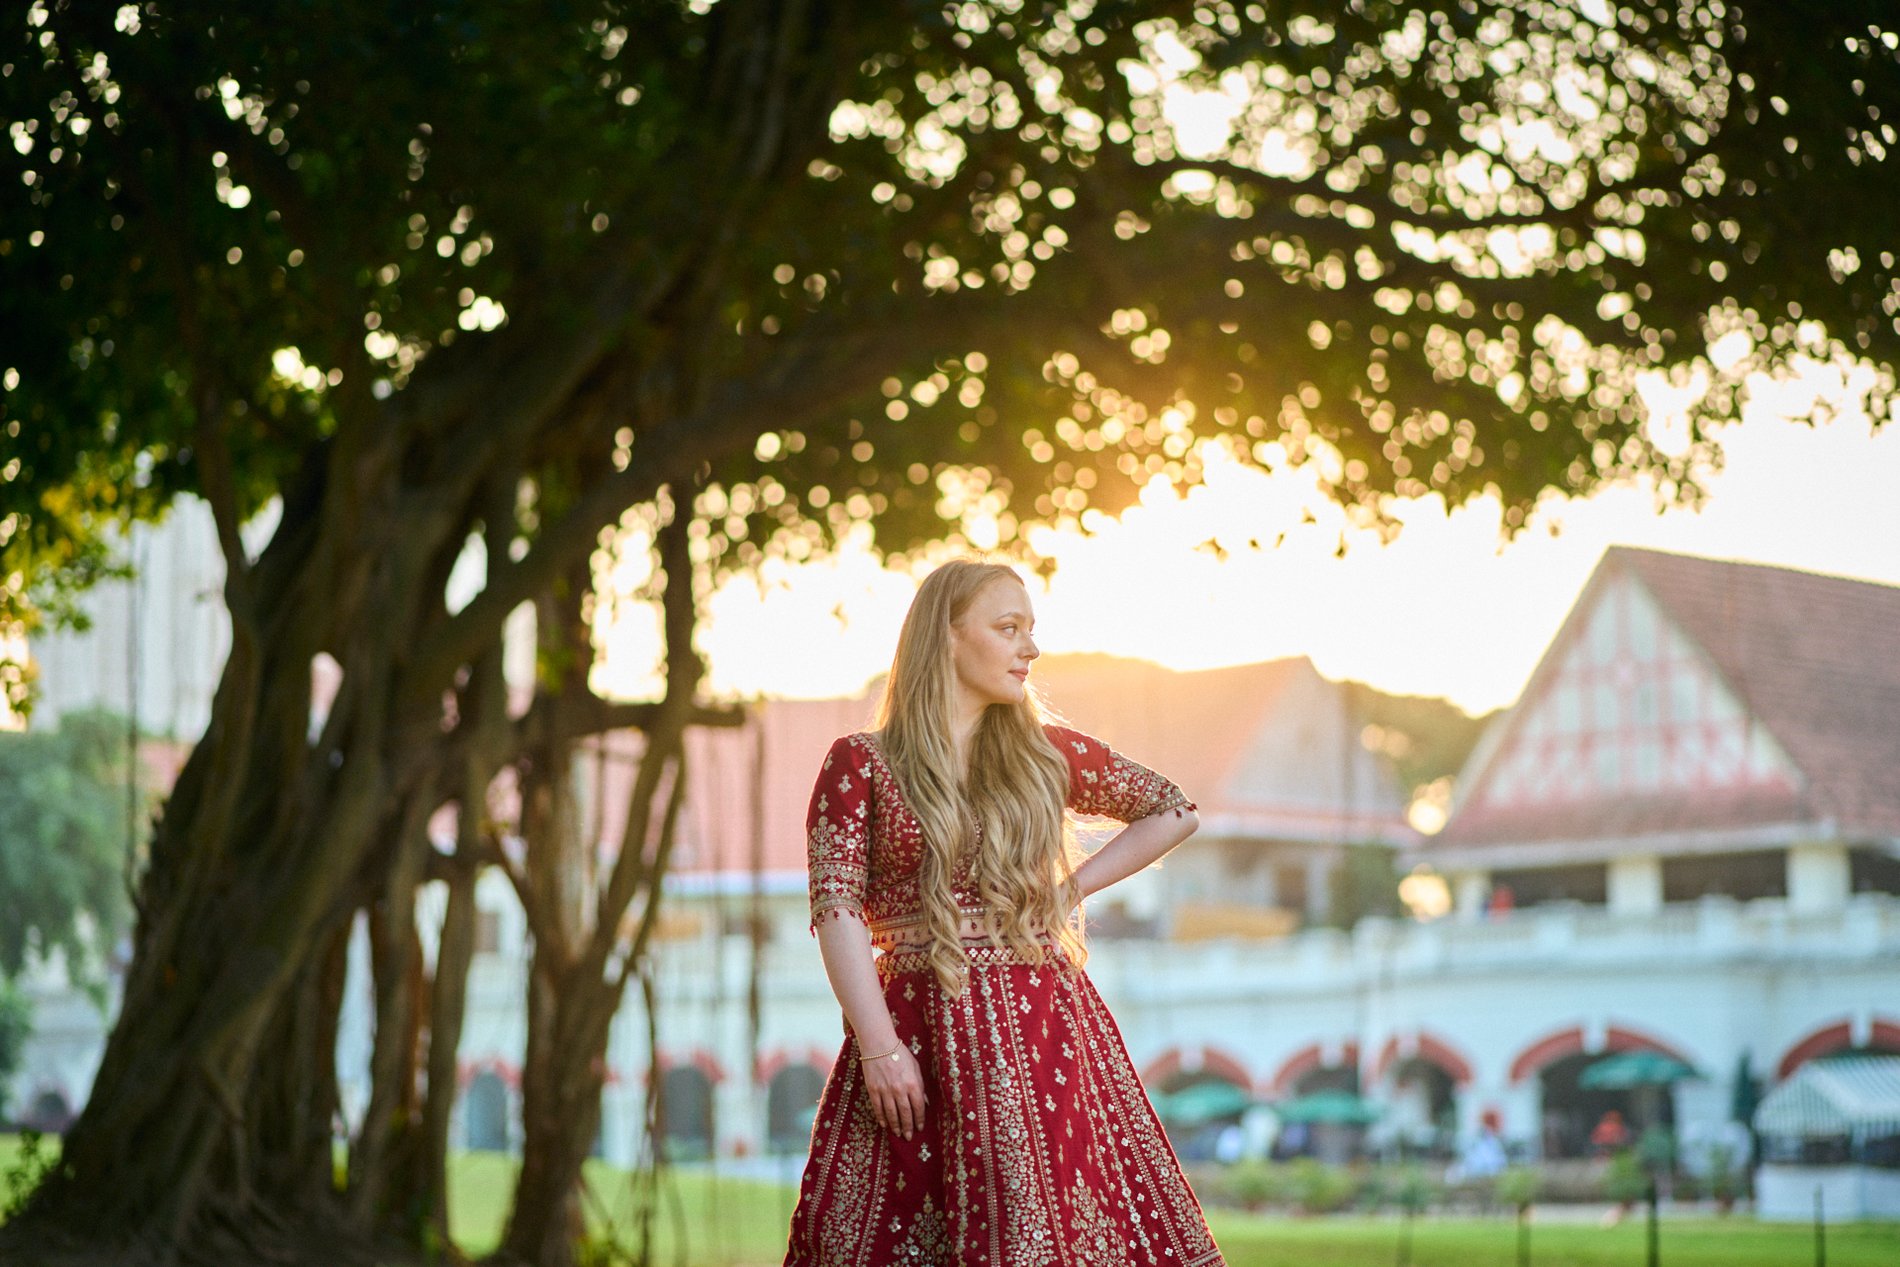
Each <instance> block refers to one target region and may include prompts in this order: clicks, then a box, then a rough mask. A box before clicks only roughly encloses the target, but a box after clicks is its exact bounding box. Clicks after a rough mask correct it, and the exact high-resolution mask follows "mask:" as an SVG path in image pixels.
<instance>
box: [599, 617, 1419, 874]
mask: <svg viewBox="0 0 1900 1267" xmlns="http://www.w3.org/2000/svg"><path fill="white" fill-rule="evenodd" d="M1031 681H1032V682H1034V683H1035V684H1036V686H1037V688H1038V689H1039V690H1040V691H1041V692H1042V694H1043V696H1044V698H1045V699H1046V700H1047V701H1048V702H1049V703H1050V704H1051V705H1052V706H1053V710H1054V712H1055V713H1056V714H1057V716H1056V720H1060V721H1063V722H1065V723H1066V724H1068V725H1072V726H1074V727H1076V728H1077V729H1079V730H1083V731H1086V732H1088V733H1090V734H1093V735H1096V736H1097V737H1099V738H1101V739H1102V740H1104V741H1105V742H1107V743H1108V744H1110V745H1111V746H1112V747H1114V748H1116V749H1118V750H1120V751H1121V752H1123V753H1126V754H1127V755H1128V756H1129V757H1132V758H1133V759H1135V760H1137V761H1140V762H1142V763H1143V764H1145V765H1148V766H1150V767H1152V768H1154V769H1156V770H1159V771H1160V772H1161V773H1163V774H1165V775H1167V776H1168V777H1169V778H1172V779H1173V780H1174V781H1175V782H1177V783H1179V784H1180V785H1181V786H1182V788H1183V789H1184V790H1185V791H1186V792H1187V794H1188V795H1189V796H1190V797H1192V798H1194V799H1195V800H1196V801H1197V802H1198V803H1199V805H1200V810H1201V819H1202V825H1203V831H1204V832H1208V833H1212V832H1215V831H1219V832H1221V833H1223V834H1227V835H1232V836H1239V837H1243V838H1249V839H1251V838H1271V839H1295V840H1318V841H1326V842H1331V841H1334V840H1349V841H1361V840H1373V839H1384V840H1391V841H1393V842H1394V843H1399V842H1401V841H1408V842H1409V841H1410V840H1411V839H1414V838H1415V837H1414V836H1413V835H1412V833H1411V831H1410V829H1409V827H1407V826H1406V824H1405V819H1404V811H1405V798H1404V796H1403V794H1402V791H1401V789H1400V788H1399V786H1398V780H1397V778H1396V777H1395V776H1394V775H1393V773H1392V771H1391V769H1390V766H1389V764H1388V763H1387V762H1386V760H1385V758H1384V757H1382V756H1379V755H1377V754H1374V753H1371V752H1368V751H1366V750H1365V748H1364V746H1363V745H1361V744H1360V743H1359V742H1358V726H1357V724H1356V722H1351V719H1350V718H1349V717H1348V718H1346V722H1347V723H1350V724H1346V723H1342V722H1341V721H1340V720H1339V719H1338V718H1337V717H1336V716H1335V712H1336V710H1337V709H1338V708H1339V706H1340V704H1341V703H1342V702H1343V701H1344V699H1345V695H1344V692H1345V691H1346V690H1347V688H1346V687H1345V686H1344V685H1342V684H1339V683H1334V682H1330V681H1328V680H1327V679H1325V678H1323V677H1321V676H1320V675H1319V673H1318V671H1317V670H1315V669H1314V668H1313V666H1312V664H1311V662H1309V661H1307V660H1305V659H1303V658H1300V659H1288V660H1276V661H1270V662H1267V663H1261V664H1245V665H1238V666H1235V667H1232V668H1222V669H1204V670H1198V671H1193V672H1177V671H1175V670H1172V669H1166V668H1163V667H1161V666H1160V665H1156V664H1153V663H1150V662H1148V661H1145V660H1131V659H1122V658H1119V657H1116V656H1108V655H1049V656H1044V657H1043V658H1042V659H1040V660H1038V661H1037V662H1036V664H1035V668H1034V669H1033V670H1032V672H1031ZM874 696H875V687H874V688H873V689H870V690H867V691H866V692H865V693H864V694H861V695H859V696H857V697H854V698H851V699H826V700H772V701H768V702H766V703H763V704H761V705H759V706H758V707H757V709H756V712H755V717H754V720H753V722H752V723H751V724H750V725H749V726H747V727H746V728H744V729H738V730H721V729H711V730H696V731H693V732H691V734H690V735H689V737H688V745H689V747H688V769H689V774H688V778H689V783H688V792H687V804H686V806H685V809H684V813H683V816H682V821H681V830H680V837H679V844H678V845H677V846H676V850H675V855H674V859H675V869H676V871H677V872H678V873H679V874H680V875H681V876H689V875H692V874H694V873H700V874H705V873H724V874H727V875H733V874H736V873H743V872H747V871H749V869H750V865H751V858H752V855H753V850H754V848H755V844H754V841H753V834H754V830H755V827H754V824H755V822H756V830H757V832H758V834H759V841H758V843H757V845H756V847H757V848H758V849H759V852H760V853H761V855H762V858H763V864H764V870H765V871H767V872H775V873H779V874H780V875H781V876H784V875H788V874H789V873H792V872H802V871H803V870H804V868H805V808H806V801H807V799H808V798H809V797H810V795H811V785H812V779H813V778H814V776H815V775H816V773H817V770H818V763H819V762H820V761H821V760H822V759H823V757H824V754H825V750H826V749H827V748H828V747H829V746H830V744H831V741H832V740H833V739H835V738H837V737H838V736H840V735H845V734H849V733H851V732H852V731H855V730H862V729H868V728H869V727H871V726H872V725H873V720H872V715H873V714H874V712H875V711H876V709H875V701H874ZM1340 716H1341V717H1343V716H1345V715H1344V714H1340ZM614 740H615V743H616V746H624V748H625V750H626V751H627V752H628V754H629V755H631V753H632V752H634V751H637V748H638V737H637V736H633V735H616V736H615V737H614ZM760 744H762V746H763V751H764V755H765V763H764V767H763V770H762V771H760V772H759V773H758V774H757V775H756V776H755V774H754V759H753V754H754V752H755V751H757V750H758V749H757V748H756V747H755V745H760ZM1342 766H1345V767H1347V769H1348V772H1347V773H1346V774H1344V775H1342V774H1341V768H1342ZM632 768H633V767H632V766H631V765H629V764H627V763H625V762H624V761H616V762H614V763H612V764H611V765H610V768H609V779H610V781H611V782H612V786H611V787H610V788H609V790H608V792H607V794H606V796H605V797H604V798H603V803H604V804H605V805H606V807H607V817H608V824H607V831H606V833H605V834H606V838H607V839H610V840H617V839H618V838H619V831H620V826H619V824H620V822H621V821H622V820H621V817H620V815H621V812H622V811H621V810H620V809H619V807H620V806H621V805H623V804H624V801H625V787H624V785H625V783H626V782H627V781H628V780H629V779H630V778H631V770H632ZM1263 770H1265V771H1267V772H1268V773H1269V774H1270V775H1271V776H1272V777H1263V774H1262V771H1263ZM755 777H756V778H757V783H756V785H755V783H754V779H755ZM1329 779H1330V780H1331V782H1329V781H1328V780H1329ZM755 786H756V789H757V794H756V796H755V791H754V789H755ZM755 801H756V803H758V804H759V805H760V806H761V812H759V813H758V814H757V817H756V819H755V816H754V810H753V806H754V804H755Z"/></svg>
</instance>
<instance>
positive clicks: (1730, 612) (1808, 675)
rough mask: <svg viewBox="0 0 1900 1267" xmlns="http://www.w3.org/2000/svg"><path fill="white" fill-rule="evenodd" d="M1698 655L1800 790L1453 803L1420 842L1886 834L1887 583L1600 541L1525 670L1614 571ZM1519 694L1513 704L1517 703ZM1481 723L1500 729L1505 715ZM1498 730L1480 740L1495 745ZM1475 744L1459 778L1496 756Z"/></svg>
mask: <svg viewBox="0 0 1900 1267" xmlns="http://www.w3.org/2000/svg"><path fill="white" fill-rule="evenodd" d="M1624 572H1626V573H1627V574H1629V575H1631V576H1634V577H1635V578H1636V580H1637V581H1638V582H1639V583H1640V584H1641V585H1642V586H1643V588H1644V589H1645V590H1646V591H1648V593H1649V594H1650V595H1651V596H1652V597H1653V598H1654V599H1655V601H1656V602H1657V604H1658V605H1659V606H1660V607H1661V608H1662V610H1663V612H1664V613H1665V614H1666V615H1667V616H1668V618H1669V619H1670V620H1672V621H1673V622H1675V624H1676V625H1677V626H1678V627H1679V628H1680V629H1681V631H1682V633H1683V634H1684V635H1686V636H1687V637H1688V638H1689V639H1690V640H1691V641H1692V642H1694V643H1696V644H1697V645H1698V646H1699V647H1700V648H1701V649H1702V651H1703V652H1704V653H1705V654H1706V655H1707V656H1708V657H1709V661H1710V663H1711V664H1712V665H1713V666H1714V667H1715V669H1716V671H1717V672H1718V673H1720V675H1721V676H1722V678H1723V680H1724V682H1725V683H1726V684H1727V685H1728V687H1729V688H1730V689H1731V690H1732V691H1733V692H1734V693H1735V696H1736V698H1737V699H1739V700H1740V701H1741V703H1742V705H1743V707H1744V708H1745V709H1746V710H1747V711H1748V712H1749V714H1750V715H1751V716H1753V717H1754V718H1755V719H1756V720H1757V721H1758V722H1760V724H1761V725H1762V726H1764V727H1765V728H1766V729H1767V731H1768V733H1769V734H1770V735H1772V736H1773V737H1774V739H1775V741H1776V743H1778V744H1779V745H1780V746H1781V748H1782V750H1783V751H1785V752H1786V753H1787V755H1788V758H1789V760H1790V761H1791V762H1793V764H1794V766H1795V767H1796V769H1797V770H1798V771H1799V773H1800V775H1801V776H1802V779H1803V781H1804V786H1803V787H1801V788H1780V789H1777V788H1772V787H1758V788H1753V789H1748V790H1746V791H1745V792H1743V791H1737V792H1735V793H1723V794H1713V795H1712V794H1710V793H1708V792H1706V791H1705V792H1699V793H1694V794H1691V793H1687V792H1676V793H1668V792H1663V793H1657V794H1651V795H1646V796H1620V797H1614V798H1609V797H1604V798H1594V799H1592V800H1590V801H1588V802H1581V803H1578V804H1566V805H1533V806H1525V807H1523V808H1521V809H1501V808H1500V807H1496V806H1488V805H1481V804H1476V803H1472V802H1470V801H1468V800H1467V801H1466V802H1465V804H1467V805H1469V806H1470V808H1469V809H1468V810H1461V811H1460V812H1458V813H1454V815H1453V817H1452V820H1451V822H1450V823H1448V824H1447V825H1446V828H1445V830H1444V831H1443V832H1442V833H1440V834H1439V836H1437V837H1436V838H1434V840H1433V841H1432V842H1431V843H1430V848H1431V849H1432V850H1433V851H1434V852H1444V851H1452V850H1462V849H1464V848H1465V847H1467V846H1471V847H1479V848H1484V847H1494V846H1496V845H1500V844H1506V843H1509V844H1514V845H1524V846H1528V845H1532V844H1535V843H1536V842H1566V843H1579V842H1589V841H1597V842H1605V843H1607V842H1610V841H1614V840H1620V839H1629V838H1632V837H1638V836H1643V837H1654V836H1669V835H1672V834H1680V835H1685V836H1686V835H1689V834H1695V833H1701V834H1709V835H1712V836H1719V835H1722V834H1737V835H1738V838H1739V835H1741V834H1746V833H1747V831H1748V830H1749V829H1766V828H1771V827H1783V826H1791V825H1795V824H1803V823H1811V824H1816V825H1820V824H1825V823H1827V822H1829V821H1830V820H1831V822H1832V823H1833V830H1834V831H1835V832H1837V833H1839V834H1842V835H1845V836H1847V837H1850V838H1854V837H1867V836H1876V837H1891V836H1900V587H1895V586H1890V585H1881V584H1876V583H1873V582H1869V581H1855V580H1847V579H1844V578H1841V577H1832V576H1821V575H1817V574H1815V573H1812V572H1802V571H1797V570H1794V569H1791V568H1779V567H1768V566H1764V565H1760V564H1750V563H1733V562H1725V561H1721V560H1716V559H1706V558H1698V557H1695V556H1691V555H1680V554H1668V553H1664V552H1661V551H1656V550H1645V549H1637V548H1634V547H1629V546H1616V547H1612V548H1611V549H1610V550H1609V551H1608V552H1607V553H1606V554H1605V556H1604V559H1603V562H1602V563H1600V564H1599V565H1598V567H1597V570H1596V572H1595V573H1594V574H1592V576H1591V578H1590V581H1589V583H1588V584H1587V585H1586V586H1585V587H1584V594H1583V598H1582V599H1580V600H1579V602H1578V604H1577V607H1576V608H1574V609H1573V610H1572V612H1571V614H1570V616H1569V617H1568V618H1566V620H1565V624H1564V628H1563V629H1562V630H1560V631H1559V632H1558V635H1557V637H1556V638H1555V639H1553V640H1552V643H1551V648H1550V650H1549V651H1547V652H1546V653H1545V657H1544V662H1543V664H1540V666H1539V669H1538V671H1537V672H1536V673H1533V675H1532V677H1531V682H1530V685H1529V686H1528V687H1527V688H1526V691H1527V698H1528V697H1529V695H1530V694H1534V693H1535V692H1536V691H1537V690H1538V689H1539V684H1540V681H1541V680H1542V679H1543V677H1544V667H1545V666H1546V665H1549V664H1553V663H1555V662H1556V660H1557V658H1558V657H1559V656H1560V655H1561V654H1562V653H1563V650H1564V649H1565V647H1566V646H1567V645H1568V643H1569V636H1568V635H1569V634H1570V633H1571V631H1573V630H1574V629H1579V628H1581V627H1582V620H1583V617H1584V614H1585V612H1586V610H1587V609H1588V608H1589V607H1590V606H1591V605H1592V603H1593V601H1594V597H1595V595H1597V594H1599V593H1601V592H1603V591H1604V590H1605V588H1606V582H1607V581H1608V580H1609V579H1610V578H1611V577H1613V576H1615V575H1617V574H1619V573H1624ZM1522 702H1523V701H1520V704H1521V703H1522ZM1519 711H1520V710H1518V709H1513V710H1512V712H1511V713H1507V714H1505V715H1503V716H1501V717H1500V718H1499V719H1498V720H1497V721H1496V722H1495V723H1493V724H1494V726H1496V727H1508V726H1509V725H1510V724H1511V718H1512V715H1513V714H1515V713H1517V712H1519ZM1503 733H1504V732H1502V731H1500V732H1498V733H1497V734H1494V735H1492V736H1488V737H1487V738H1488V739H1491V740H1493V741H1495V740H1496V739H1498V738H1501V737H1502V736H1503ZM1499 750H1500V749H1499V745H1498V744H1497V743H1496V742H1485V743H1481V744H1480V745H1479V747H1478V750H1477V754H1476V755H1475V756H1474V758H1473V768H1469V769H1467V771H1466V777H1467V778H1469V777H1473V776H1474V775H1475V776H1476V777H1478V778H1480V779H1481V778H1482V766H1483V763H1484V762H1485V761H1486V759H1487V758H1488V756H1489V755H1491V754H1494V753H1496V752H1498V751H1499Z"/></svg>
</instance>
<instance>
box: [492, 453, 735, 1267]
mask: <svg viewBox="0 0 1900 1267" xmlns="http://www.w3.org/2000/svg"><path fill="white" fill-rule="evenodd" d="M673 500H674V510H673V516H674V517H673V519H672V521H671V522H670V523H668V524H667V525H666V526H665V527H663V528H662V529H661V530H660V534H659V542H658V551H659V562H660V567H661V569H662V572H663V575H664V577H665V591H664V598H663V603H664V626H665V638H666V695H665V698H664V699H663V700H662V701H661V703H660V705H659V708H658V710H657V714H656V715H655V716H654V717H653V719H652V721H651V723H650V724H649V725H648V726H647V727H646V732H645V733H646V742H645V746H644V748H643V750H642V752H641V754H640V768H639V771H638V773H637V775H636V776H635V779H634V785H633V790H632V792H631V795H630V797H629V802H628V807H627V823H626V830H625V833H624V835H623V837H622V840H621V843H620V849H619V853H618V856H617V857H616V858H615V859H614V861H613V866H612V868H611V869H610V871H609V872H608V874H607V875H606V876H605V878H604V882H595V883H587V882H586V880H587V878H588V877H591V876H593V874H594V869H593V867H592V866H590V865H588V863H589V862H590V861H591V859H589V858H584V857H583V856H582V851H583V850H585V851H587V852H588V853H589V854H591V851H592V848H593V845H592V843H591V842H583V841H582V840H581V838H580V834H579V833H578V832H577V831H576V830H575V826H576V823H577V820H578V817H579V815H578V814H577V813H576V807H574V806H573V805H572V798H571V795H569V793H568V789H570V788H571V787H572V783H571V781H570V779H569V778H568V777H567V776H568V773H569V769H570V765H569V761H570V756H571V752H572V747H571V741H568V740H561V739H559V738H557V739H556V740H555V742H554V743H553V744H551V745H549V746H548V747H547V748H545V749H540V750H538V751H537V753H536V758H535V759H536V762H537V770H536V775H535V779H534V784H535V788H534V794H533V795H532V796H531V797H530V798H529V805H530V807H531V811H532V813H533V815H534V816H533V818H532V819H531V820H530V821H529V822H527V823H524V833H523V834H524V836H525V838H526V840H527V846H528V849H527V853H528V860H527V868H526V870H525V872H518V873H517V888H518V890H519V892H520V894H521V897H522V903H523V906H524V907H525V908H526V909H527V911H528V918H529V924H530V927H531V928H532V929H533V931H534V935H535V942H534V960H533V963H532V964H531V966H530V971H529V984H528V1050H527V1059H526V1061H525V1063H524V1065H523V1068H522V1126H523V1134H524V1139H523V1147H522V1165H521V1173H520V1176H519V1179H518V1181H517V1184H516V1188H515V1197H514V1207H513V1210H512V1212H511V1214H510V1216H509V1220H508V1230H507V1232H506V1234H505V1235H504V1237H503V1239H502V1246H501V1249H500V1251H499V1255H498V1257H500V1258H501V1259H503V1260H505V1261H514V1262H520V1263H528V1264H534V1267H569V1265H570V1264H572V1263H573V1262H574V1261H575V1249H576V1246H577V1245H578V1244H580V1242H581V1240H582V1237H583V1234H584V1231H585V1229H584V1226H583V1225H582V1222H581V1208H580V1204H579V1195H580V1183H581V1167H582V1164H583V1163H584V1162H585V1161H586V1159H587V1156H588V1154H589V1152H590V1151H591V1149H592V1144H593V1140H594V1138H595V1135H596V1133H597V1132H598V1130H599V1126H600V1093H601V1088H602V1086H603V1084H604V1082H605V1079H606V1071H607V1043H608V1038H609V1036H610V1031H611V1027H612V1023H613V1018H614V1014H615V1013H616V1012H617V1011H618V1010H619V1008H620V1003H621V999H622V998H623V997H624V996H625V994H626V987H627V982H628V981H629V979H630V978H631V976H632V974H633V973H634V972H635V971H637V968H638V965H639V963H640V962H641V960H642V959H643V957H644V956H645V955H646V953H647V947H648V944H649V942H650V940H651V938H652V933H653V928H654V920H655V917H656V915H657V914H658V911H659V905H660V900H661V893H662V880H663V878H664V875H665V872H666V868H667V864H668V860H669V858H670V855H671V852H672V847H673V840H674V835H675V829H676V827H677V824H678V818H679V811H680V806H681V804H682V802H683V799H684V797H685V792H686V752H685V742H684V740H685V734H686V730H687V728H688V727H689V726H690V725H691V724H692V723H693V722H694V720H695V718H696V716H697V712H696V710H695V708H694V707H693V700H694V694H695V692H696V691H697V689H698V685H699V680H700V677H701V675H702V674H703V671H704V668H703V665H702V664H701V663H700V661H699V658H698V656H697V655H696V654H695V653H694V651H693V649H692V634H693V629H694V626H695V622H696V616H697V605H696V598H695V595H694V576H693V562H692V557H691V553H690V550H689V535H688V528H689V525H690V523H691V513H690V509H689V507H690V493H688V492H685V491H676V492H675V493H674V499H673ZM558 628H559V629H560V630H561V631H562V635H563V636H565V637H566V638H568V639H570V640H572V639H575V638H579V639H581V640H583V641H584V640H585V638H586V627H585V625H584V624H583V623H582V622H581V620H580V613H579V611H578V609H576V608H573V607H570V608H568V609H566V618H565V619H564V620H563V621H562V623H561V624H560V625H559V626H558ZM580 663H581V665H582V666H583V667H581V669H580V672H579V674H578V675H577V676H576V677H573V678H570V679H569V682H570V683H575V682H578V683H579V684H580V685H581V690H583V691H584V681H585V667H584V666H585V664H586V663H587V662H586V661H582V662H580ZM734 720H737V719H736V718H734ZM636 900H637V901H638V902H639V903H640V906H639V909H638V911H637V912H635V911H634V909H633V908H634V904H635V902H636Z"/></svg>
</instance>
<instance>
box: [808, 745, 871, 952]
mask: <svg viewBox="0 0 1900 1267" xmlns="http://www.w3.org/2000/svg"><path fill="white" fill-rule="evenodd" d="M805 850H806V857H807V860H808V862H809V864H810V880H811V929H812V932H813V933H814V934H815V933H816V932H817V931H818V921H819V920H821V919H825V918H827V917H829V918H833V919H835V918H837V917H838V916H839V915H843V914H846V913H849V914H852V915H855V916H857V917H858V918H859V919H863V918H864V893H865V888H866V886H867V884H868V883H869V880H870V875H871V767H870V763H869V762H868V761H867V760H865V756H864V753H863V752H862V750H860V749H859V748H858V746H857V745H856V744H854V743H853V742H852V741H851V740H850V739H849V738H845V739H840V740H838V741H837V742H835V743H833V744H832V745H831V751H830V752H828V753H826V754H825V763H824V765H823V766H822V767H820V768H819V771H818V781H817V783H816V784H814V785H813V787H812V790H811V808H810V809H809V810H807V811H806V814H805Z"/></svg>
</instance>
